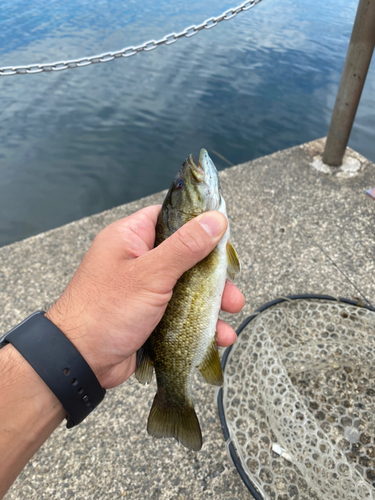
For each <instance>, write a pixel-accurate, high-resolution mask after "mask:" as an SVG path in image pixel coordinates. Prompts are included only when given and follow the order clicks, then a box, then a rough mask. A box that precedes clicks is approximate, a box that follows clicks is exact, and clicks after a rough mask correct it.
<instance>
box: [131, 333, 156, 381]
mask: <svg viewBox="0 0 375 500" xmlns="http://www.w3.org/2000/svg"><path fill="white" fill-rule="evenodd" d="M153 372H154V366H153V363H152V361H151V358H150V356H149V354H148V351H147V343H145V344H143V346H142V347H141V348H140V349H138V351H137V365H136V369H135V378H136V379H137V380H138V382H140V383H141V384H149V383H150V382H151V379H152V374H153Z"/></svg>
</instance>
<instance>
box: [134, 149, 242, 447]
mask: <svg viewBox="0 0 375 500" xmlns="http://www.w3.org/2000/svg"><path fill="white" fill-rule="evenodd" d="M209 210H219V211H220V212H222V213H223V214H224V215H225V216H226V207H225V201H224V198H223V197H222V195H221V189H220V184H219V178H218V174H217V170H216V168H215V165H214V164H213V162H212V160H211V158H210V157H209V156H208V153H207V151H206V150H205V149H202V150H201V153H200V156H199V163H198V165H196V163H195V160H194V158H193V156H192V155H190V156H189V158H188V159H187V160H186V161H185V162H184V164H183V165H182V168H181V170H180V171H179V173H178V174H177V176H176V178H175V179H174V182H173V184H172V186H171V188H170V190H169V192H168V194H167V196H166V198H165V200H164V203H163V206H162V209H161V212H160V215H159V218H158V222H157V226H156V240H155V245H159V244H160V243H162V242H163V241H164V240H165V239H166V238H168V237H169V236H170V235H171V234H172V233H174V232H175V231H177V230H178V229H179V228H180V227H181V226H182V225H183V224H185V223H186V222H188V221H189V220H190V219H192V218H194V217H196V216H197V215H199V214H201V213H203V212H206V211H209ZM237 271H239V262H238V257H237V254H236V252H235V250H234V248H233V247H232V246H231V244H230V242H229V226H228V229H227V231H226V233H225V235H224V236H223V238H222V239H221V241H220V242H219V244H218V245H217V247H216V248H215V249H214V250H213V251H212V252H211V253H210V254H209V255H208V256H207V257H206V258H205V259H203V260H202V261H201V262H199V263H198V264H196V265H195V266H194V267H193V268H192V269H190V270H189V271H187V272H185V273H184V274H183V275H182V276H181V278H180V279H179V280H178V282H177V283H176V285H175V287H174V289H173V296H172V299H171V300H170V302H169V304H168V307H167V309H166V311H165V313H164V316H163V318H162V319H161V321H160V323H159V324H158V325H157V327H156V328H155V330H154V332H153V333H152V334H151V336H150V337H149V339H148V340H147V342H146V343H145V344H144V346H143V347H142V348H141V349H140V350H139V351H138V353H137V369H136V377H137V379H138V380H139V381H140V382H141V383H149V382H150V380H151V377H152V373H153V369H155V373H156V379H157V385H158V390H157V394H156V396H155V399H154V402H153V405H152V408H151V411H150V415H149V418H148V424H147V430H148V432H149V434H151V435H152V436H155V437H158V438H160V437H168V436H171V437H174V438H176V439H177V440H178V441H179V442H180V443H181V444H183V445H184V446H186V447H187V448H189V449H192V450H200V449H201V447H202V433H201V429H200V425H199V422H198V418H197V415H196V413H195V410H194V406H193V402H192V396H191V387H192V380H193V375H194V373H195V371H196V368H198V369H199V371H200V372H201V374H202V375H203V377H204V379H205V380H206V382H208V383H209V384H213V385H218V386H220V385H222V383H223V373H222V369H221V364H220V359H219V354H218V350H217V343H216V324H217V320H218V316H219V312H220V306H221V300H222V294H223V291H224V286H225V281H226V278H227V276H229V277H230V278H233V276H234V274H235V273H236V272H237Z"/></svg>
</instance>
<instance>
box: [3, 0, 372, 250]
mask: <svg viewBox="0 0 375 500" xmlns="http://www.w3.org/2000/svg"><path fill="white" fill-rule="evenodd" d="M235 5H237V3H236V0H234V2H230V1H222V0H220V1H219V2H218V1H217V0H215V1H214V0H206V1H205V2H202V1H194V0H190V1H189V2H186V0H185V1H182V0H174V1H173V2H172V1H167V0H163V1H159V2H154V0H143V1H142V2H136V1H134V0H133V1H127V2H119V1H115V0H112V1H105V0H96V1H92V0H90V1H88V0H81V1H80V2H78V1H69V2H67V1H65V2H61V0H34V1H33V2H29V1H28V0H5V1H4V0H3V2H1V4H0V66H7V65H20V64H27V63H34V62H51V61H56V60H63V59H72V58H75V57H81V56H85V55H92V54H96V53H102V52H105V51H109V50H116V49H120V48H122V47H125V46H129V45H137V44H140V43H143V42H144V41H147V40H149V39H158V38H161V37H163V36H164V35H165V34H168V33H170V32H173V31H174V32H179V31H181V30H183V29H184V28H185V27H186V26H190V25H192V24H199V23H200V22H202V21H203V20H204V19H206V18H208V17H211V16H216V15H218V14H220V13H221V12H223V11H224V10H226V9H228V8H230V7H232V6H235ZM356 6H357V2H356V1H351V0H349V1H348V0H346V1H344V0H337V1H335V2H333V1H331V2H330V3H327V2H323V1H321V0H318V1H316V2H310V1H308V0H294V1H293V0H285V1H283V2H277V1H276V0H263V2H262V3H260V4H259V5H257V6H256V7H254V9H252V10H250V11H249V12H247V13H242V14H240V15H239V16H237V17H236V18H235V19H233V20H231V21H228V22H223V23H221V24H220V25H219V26H217V27H216V28H214V29H212V30H208V31H204V32H201V33H199V34H198V35H196V36H195V37H193V38H190V39H184V40H181V41H179V42H178V43H176V44H174V45H171V46H169V47H161V48H159V49H157V50H155V51H152V52H149V53H142V54H139V55H137V56H135V57H133V58H130V59H126V60H124V59H122V60H118V61H114V62H110V63H107V64H100V65H94V66H90V67H87V68H81V69H75V70H68V71H65V72H61V73H48V74H44V73H42V74H39V75H33V76H14V77H7V78H1V79H0V87H1V88H0V104H1V107H0V118H1V119H0V214H1V217H0V246H1V245H6V244H9V243H11V242H13V241H16V240H20V239H23V238H25V237H28V236H31V235H33V234H36V233H39V232H41V231H45V230H47V229H50V228H53V227H56V226H60V225H62V224H65V223H67V222H69V221H72V220H75V219H79V218H81V217H83V216H86V215H90V214H93V213H97V212H100V211H102V210H104V209H107V208H111V207H113V206H117V205H120V204H122V203H126V202H129V201H132V200H134V199H137V198H139V197H142V196H145V195H148V194H151V193H154V192H156V191H159V190H161V189H164V188H166V187H168V186H169V184H170V182H171V179H172V178H173V177H174V175H175V173H176V171H177V170H178V168H179V166H180V165H181V163H182V161H183V160H184V159H185V157H186V156H187V155H188V154H189V153H193V154H195V155H196V156H197V155H198V153H199V149H200V148H201V147H205V148H207V149H208V150H209V152H210V153H211V155H212V158H213V159H214V161H215V163H216V165H217V167H218V168H219V169H220V168H225V167H227V166H228V164H227V163H226V162H225V161H223V160H222V159H221V158H220V157H218V156H217V155H215V153H214V152H213V151H216V152H218V153H220V154H221V155H222V156H224V157H225V158H227V159H228V160H229V161H230V162H231V163H233V164H237V163H241V162H245V161H248V160H251V159H254V158H257V157H259V156H262V155H266V154H269V153H272V152H274V151H277V150H279V149H284V148H287V147H290V146H294V145H297V144H300V143H303V142H306V141H310V140H313V139H316V138H318V137H322V136H324V135H326V134H327V131H328V125H329V121H330V117H331V111H332V108H333V104H334V100H335V97H336V92H337V87H338V83H339V80H340V75H341V71H342V67H343V63H344V59H345V54H346V50H347V45H348V42H349V38H350V33H351V29H352V24H353V21H354V17H355V11H356ZM374 77H375V67H374V63H372V65H371V68H370V71H369V75H368V78H367V82H366V85H365V89H364V92H363V96H362V101H361V105H360V108H359V110H358V113H357V118H356V122H355V125H354V129H353V132H352V135H351V140H350V142H349V145H350V146H351V147H353V148H354V149H356V150H357V151H359V152H360V153H362V154H363V155H364V156H366V157H367V158H369V159H371V160H372V161H375V146H374V130H375V78H374ZM369 187H372V186H369Z"/></svg>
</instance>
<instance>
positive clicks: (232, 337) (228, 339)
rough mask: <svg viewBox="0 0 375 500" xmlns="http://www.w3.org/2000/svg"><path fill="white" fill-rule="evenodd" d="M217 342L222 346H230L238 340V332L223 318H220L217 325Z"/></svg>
mask: <svg viewBox="0 0 375 500" xmlns="http://www.w3.org/2000/svg"><path fill="white" fill-rule="evenodd" d="M216 331H217V337H216V339H217V343H218V345H219V346H220V347H228V346H230V345H232V344H234V343H235V341H236V340H237V335H236V332H235V331H234V330H233V328H232V327H231V326H229V325H228V324H227V323H224V321H222V320H221V319H219V320H218V322H217V326H216Z"/></svg>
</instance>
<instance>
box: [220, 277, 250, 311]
mask: <svg viewBox="0 0 375 500" xmlns="http://www.w3.org/2000/svg"><path fill="white" fill-rule="evenodd" d="M244 305H245V297H244V296H243V294H242V292H240V290H239V289H238V288H237V287H236V285H235V284H234V283H232V282H231V281H227V282H226V283H225V288H224V292H223V298H222V301H221V309H222V310H223V311H226V312H229V313H232V314H233V313H238V312H240V311H241V309H242V308H243V306H244Z"/></svg>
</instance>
